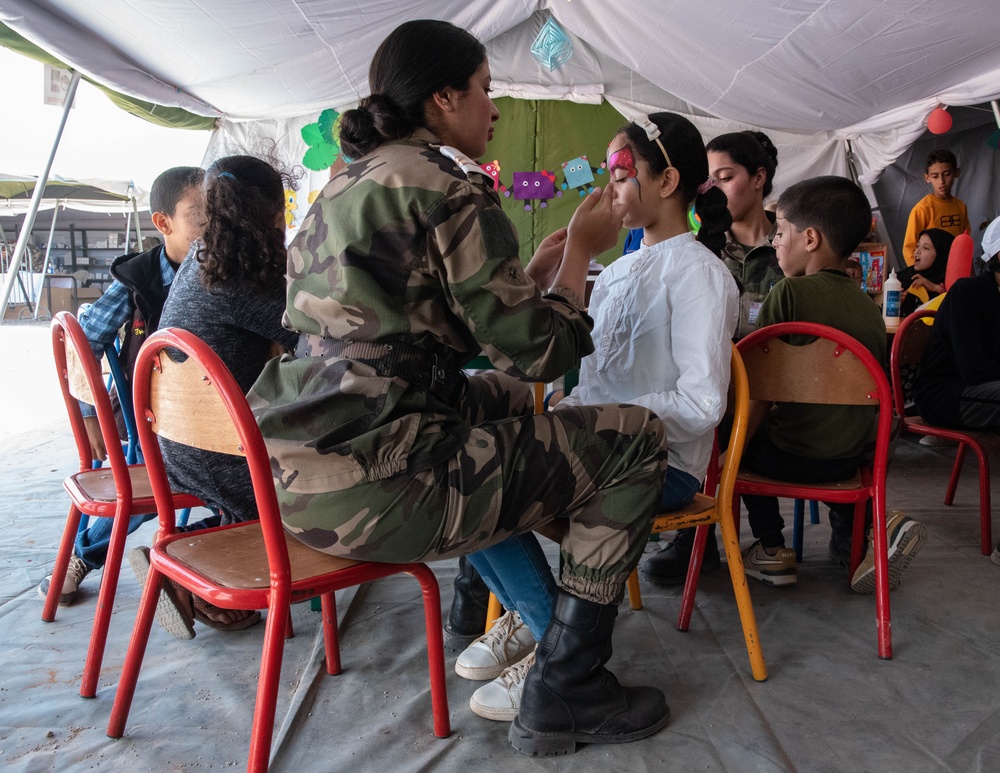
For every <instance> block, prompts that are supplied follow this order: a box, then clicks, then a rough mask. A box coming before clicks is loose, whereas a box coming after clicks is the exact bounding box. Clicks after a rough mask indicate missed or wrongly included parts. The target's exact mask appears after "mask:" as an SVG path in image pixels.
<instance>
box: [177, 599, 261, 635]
mask: <svg viewBox="0 0 1000 773" xmlns="http://www.w3.org/2000/svg"><path fill="white" fill-rule="evenodd" d="M191 600H192V602H193V604H194V611H193V614H194V619H195V620H197V621H198V622H199V623H204V624H205V625H207V626H208V627H209V628H214V629H215V630H216V631H244V630H246V629H247V628H252V627H253V626H255V625H257V623H259V622H260V620H261V617H260V612H258V611H257V610H256V609H248V610H235V609H224V608H222V607H217V606H215V604H210V603H209V602H207V601H205V599H203V598H201V597H199V596H195V595H193V594H192V595H191ZM240 611H244V612H245V613H246V617H243V618H241V619H239V620H233V621H232V622H229V623H223V622H222V621H221V620H216V619H213V617H212V616H213V615H215V616H218V615H219V614H230V613H233V612H240Z"/></svg>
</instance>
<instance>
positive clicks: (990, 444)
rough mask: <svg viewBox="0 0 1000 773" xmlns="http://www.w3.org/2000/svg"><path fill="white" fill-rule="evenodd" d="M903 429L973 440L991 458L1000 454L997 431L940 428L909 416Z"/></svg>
mask: <svg viewBox="0 0 1000 773" xmlns="http://www.w3.org/2000/svg"><path fill="white" fill-rule="evenodd" d="M903 428H904V429H905V430H906V431H907V432H916V433H919V434H921V435H931V436H932V437H939V438H944V439H945V440H954V441H955V442H956V443H961V442H963V441H967V439H972V440H974V441H975V442H976V443H978V444H979V445H980V446H982V447H983V448H985V449H986V450H987V451H989V453H990V456H993V455H995V454H998V453H1000V432H998V431H996V430H988V429H961V430H954V429H949V428H948V427H938V426H937V425H935V424H931V423H929V422H928V421H926V420H925V419H924V418H923V417H921V416H907V417H906V418H905V419H903ZM991 544H992V543H991Z"/></svg>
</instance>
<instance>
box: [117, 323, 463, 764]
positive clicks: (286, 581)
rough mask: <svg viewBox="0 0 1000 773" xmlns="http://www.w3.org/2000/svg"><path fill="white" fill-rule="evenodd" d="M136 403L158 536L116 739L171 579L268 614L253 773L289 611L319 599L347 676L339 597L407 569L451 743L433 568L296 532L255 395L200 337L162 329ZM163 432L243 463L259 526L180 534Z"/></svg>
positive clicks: (264, 747) (270, 713) (334, 661)
mask: <svg viewBox="0 0 1000 773" xmlns="http://www.w3.org/2000/svg"><path fill="white" fill-rule="evenodd" d="M167 348H169V349H170V350H171V351H173V350H175V349H176V350H179V351H180V352H182V353H183V354H185V355H187V359H186V360H185V361H184V362H175V361H174V360H173V359H171V357H170V356H168V354H167V353H166V352H165V351H164V349H167ZM133 399H134V403H135V411H136V417H137V418H138V425H139V441H140V443H141V445H142V448H143V451H144V453H145V456H146V464H147V465H148V467H149V477H150V481H151V482H152V485H153V496H154V498H155V500H156V505H157V512H158V514H159V517H160V530H159V531H158V532H157V540H156V542H155V543H154V545H153V547H152V549H151V551H150V571H149V574H148V576H147V578H146V586H145V588H144V589H143V593H142V600H141V601H140V603H139V612H138V616H137V618H136V621H135V628H134V630H133V632H132V641H131V643H130V644H129V649H128V654H127V655H126V658H125V665H124V667H123V669H122V675H121V681H120V683H119V686H118V693H117V694H116V695H115V702H114V706H113V707H112V710H111V719H110V721H109V722H108V736H110V737H111V738H120V737H121V736H122V734H123V733H124V731H125V722H126V720H127V719H128V712H129V708H130V706H131V703H132V697H133V694H134V693H135V687H136V681H137V680H138V677H139V669H140V667H141V665H142V658H143V654H144V653H145V650H146V642H147V640H148V638H149V631H150V627H151V626H152V623H153V615H154V612H155V609H156V602H157V599H158V598H159V595H160V592H161V588H162V585H163V583H164V582H167V581H170V580H172V581H174V582H175V583H177V584H178V585H181V586H183V587H184V588H186V589H187V590H188V591H189V592H191V593H193V594H195V595H197V596H199V597H201V598H203V599H205V600H207V601H209V602H211V603H212V604H215V605H216V606H219V607H222V608H224V609H267V625H266V626H265V630H264V644H263V653H262V655H261V664H260V677H259V679H258V683H257V701H256V706H255V708H254V713H253V725H252V728H251V731H250V756H249V760H248V762H247V770H248V771H255V772H256V771H264V770H267V767H268V760H269V756H270V750H271V733H272V730H273V727H274V713H275V702H276V700H277V697H278V680H279V677H280V676H281V660H282V655H283V652H284V636H285V622H286V620H287V619H288V615H289V606H290V604H291V603H292V602H295V601H301V600H305V599H309V598H312V597H314V596H317V595H320V596H321V597H322V602H321V603H322V617H323V633H324V645H325V651H326V667H327V673H329V674H338V673H340V646H339V642H338V637H337V611H336V606H335V604H336V601H335V596H334V592H335V591H337V590H340V589H342V588H349V587H352V586H354V585H359V584H361V583H363V582H368V581H369V580H375V579H378V578H380V577H388V576H390V575H394V574H399V573H403V572H405V573H407V574H411V575H413V576H414V577H416V578H417V580H418V581H419V582H420V586H421V589H422V591H423V598H424V615H425V621H426V628H427V651H428V660H429V664H430V683H431V701H432V704H433V714H434V734H435V735H437V736H438V737H442V738H443V737H446V736H447V735H448V734H449V733H450V725H449V719H448V696H447V693H446V692H445V677H444V645H443V636H442V629H441V600H440V594H439V592H438V585H437V580H436V579H435V578H434V574H433V573H432V572H431V571H430V569H428V568H427V566H426V565H425V564H420V563H417V564H378V563H368V562H364V561H352V560H349V559H345V558H336V557H334V556H330V555H327V554H326V553H321V552H319V551H318V550H313V549H312V548H310V547H307V546H306V545H305V544H303V543H302V542H300V541H299V540H297V539H295V537H293V536H291V535H290V534H287V533H286V532H285V530H284V528H283V525H282V522H281V515H280V513H279V510H278V501H277V497H276V495H275V489H274V481H273V479H272V477H271V463H270V457H269V455H268V453H267V449H266V448H265V446H264V442H263V439H262V438H261V435H260V431H259V430H258V428H257V424H256V422H255V421H254V418H253V414H252V413H251V412H250V407H249V405H247V401H246V398H245V397H244V395H243V393H242V392H241V391H240V388H239V386H237V384H236V382H235V381H234V380H233V377H232V375H231V374H230V373H229V371H228V369H227V368H226V366H225V365H224V364H223V363H222V361H221V360H220V359H219V358H218V356H216V354H215V353H214V352H213V351H212V350H211V349H210V348H209V347H208V346H207V345H206V344H205V343H204V342H203V341H201V339H199V338H198V337H196V336H194V335H192V334H191V333H188V332H186V331H184V330H177V329H167V330H161V331H159V332H158V333H156V334H155V335H153V336H151V337H150V338H149V339H148V340H147V341H146V343H145V344H144V345H143V347H142V351H141V352H140V353H139V359H138V361H137V363H136V367H135V374H134V376H133ZM157 435H163V436H164V437H167V438H170V439H171V440H173V441H174V442H177V443H182V444H185V445H190V446H195V447H197V448H205V449H208V450H211V451H217V452H221V453H228V454H234V455H240V456H245V457H246V460H247V463H248V465H249V467H250V477H251V480H252V481H253V489H254V494H255V496H256V499H257V509H258V512H259V514H260V520H259V521H250V522H245V523H237V524H232V525H229V526H221V527H217V528H213V529H204V530H201V531H198V532H187V533H183V532H182V533H174V523H173V511H172V506H173V505H172V502H171V499H170V490H169V488H168V485H167V477H166V471H165V470H164V467H163V460H162V457H161V455H160V448H159V444H158V443H157V442H156V436H157ZM206 666H207V664H206Z"/></svg>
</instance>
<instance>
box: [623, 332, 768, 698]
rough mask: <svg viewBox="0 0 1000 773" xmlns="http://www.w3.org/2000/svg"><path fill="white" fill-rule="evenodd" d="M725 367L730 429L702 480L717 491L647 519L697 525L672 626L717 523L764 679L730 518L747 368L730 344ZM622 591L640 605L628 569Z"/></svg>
mask: <svg viewBox="0 0 1000 773" xmlns="http://www.w3.org/2000/svg"><path fill="white" fill-rule="evenodd" d="M730 370H731V374H732V375H731V381H732V389H731V392H732V402H733V408H734V413H733V429H732V432H731V433H730V436H729V445H728V446H727V448H726V461H725V465H724V466H723V468H722V476H721V479H720V478H719V475H718V472H717V470H716V467H715V464H714V460H715V458H716V456H717V454H716V453H715V449H714V448H713V454H712V459H713V462H712V464H710V465H709V474H708V479H707V481H706V484H705V490H706V491H715V488H716V482H718V484H719V486H718V495H717V496H715V497H713V496H709V495H707V494H696V495H695V497H694V499H693V500H692V501H691V502H690V503H689V504H688V505H687V506H686V507H683V508H682V509H680V510H675V511H673V512H669V513H661V514H660V515H658V516H657V517H656V520H654V521H653V527H652V532H653V533H654V534H658V533H660V532H664V531H674V530H676V529H686V528H690V527H694V526H696V527H698V531H697V532H695V541H694V546H693V548H692V550H691V563H690V564H689V565H688V573H687V581H686V582H685V584H684V596H683V598H682V600H681V611H680V615H679V616H678V619H677V630H678V631H687V630H688V627H689V625H690V622H691V610H692V609H693V607H694V597H695V593H696V592H697V590H698V577H699V576H700V575H701V562H702V558H703V557H704V554H705V542H706V540H707V538H708V527H709V525H710V524H713V523H718V524H719V532H720V534H721V536H722V544H723V547H724V548H725V551H726V561H727V563H728V564H729V575H730V578H731V579H732V582H733V593H734V594H735V595H736V607H737V609H738V610H739V613H740V622H741V623H742V624H743V638H744V639H745V640H746V645H747V654H748V655H749V656H750V669H751V671H752V672H753V678H754V679H756V680H757V681H758V682H763V681H764V680H765V679H767V666H766V665H765V663H764V654H763V652H762V651H761V647H760V635H759V634H758V631H757V618H756V616H755V615H754V611H753V603H752V602H751V600H750V589H749V588H748V587H747V577H746V573H745V572H744V571H743V556H742V554H741V553H740V541H739V535H738V534H737V532H736V524H735V523H734V521H733V520H732V513H733V488H734V485H735V483H736V473H737V470H738V469H739V466H740V459H741V458H742V457H743V447H744V445H745V444H746V434H747V422H748V419H749V414H750V398H749V391H748V387H747V373H746V370H745V368H744V367H743V360H742V359H741V358H740V354H739V352H738V351H737V350H736V347H733V353H732V360H731V369H730ZM628 591H629V602H630V605H631V607H632V608H633V609H642V595H641V592H640V590H639V582H638V575H637V574H636V572H635V570H634V569H633V570H632V574H631V575H630V576H629V582H628Z"/></svg>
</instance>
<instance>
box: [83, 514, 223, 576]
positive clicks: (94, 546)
mask: <svg viewBox="0 0 1000 773" xmlns="http://www.w3.org/2000/svg"><path fill="white" fill-rule="evenodd" d="M154 518H156V513H146V514H145V515H133V516H132V517H131V518H129V519H128V533H129V534H131V533H132V532H134V531H135V530H136V529H138V528H139V527H140V526H142V525H143V524H144V523H145V522H146V521H151V520H153V519H154ZM114 520H115V519H114V518H92V519H91V520H90V523H89V524H88V526H87V528H86V529H82V530H81V531H79V532H77V535H76V544H75V546H74V548H73V552H74V553H75V554H76V556H77V557H78V558H79V559H80V560H81V561H83V563H85V564H86V565H87V566H88V567H89V568H90V569H91V570H93V569H100V568H101V567H102V566H104V562H105V561H107V560H108V545H109V544H110V542H111V524H113V523H114ZM221 520H222V516H221V514H220V513H218V512H216V513H215V514H214V515H210V516H209V517H208V518H205V519H203V520H201V521H198V522H197V523H191V524H188V525H187V526H179V527H178V531H197V530H198V529H208V528H211V527H212V526H218V525H219V523H220V522H221Z"/></svg>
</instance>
